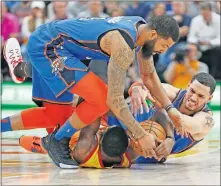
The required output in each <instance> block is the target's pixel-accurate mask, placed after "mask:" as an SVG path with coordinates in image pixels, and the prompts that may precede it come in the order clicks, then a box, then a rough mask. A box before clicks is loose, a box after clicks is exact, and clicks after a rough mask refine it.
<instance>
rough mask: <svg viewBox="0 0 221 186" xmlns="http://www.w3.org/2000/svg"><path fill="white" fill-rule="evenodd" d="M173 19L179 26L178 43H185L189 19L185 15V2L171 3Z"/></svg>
mask: <svg viewBox="0 0 221 186" xmlns="http://www.w3.org/2000/svg"><path fill="white" fill-rule="evenodd" d="M172 8H173V15H172V16H173V18H174V19H176V21H177V22H178V24H179V27H180V40H179V42H183V41H184V42H185V41H186V40H187V35H188V32H189V27H190V22H191V17H190V16H188V15H187V14H186V3H185V2H175V1H174V2H172Z"/></svg>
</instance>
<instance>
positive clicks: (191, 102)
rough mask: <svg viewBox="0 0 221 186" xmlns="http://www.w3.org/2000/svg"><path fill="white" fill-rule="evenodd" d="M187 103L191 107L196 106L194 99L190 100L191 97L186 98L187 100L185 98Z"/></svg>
mask: <svg viewBox="0 0 221 186" xmlns="http://www.w3.org/2000/svg"><path fill="white" fill-rule="evenodd" d="M187 103H188V105H189V106H191V107H194V106H197V103H196V102H195V101H192V100H191V99H188V100H187Z"/></svg>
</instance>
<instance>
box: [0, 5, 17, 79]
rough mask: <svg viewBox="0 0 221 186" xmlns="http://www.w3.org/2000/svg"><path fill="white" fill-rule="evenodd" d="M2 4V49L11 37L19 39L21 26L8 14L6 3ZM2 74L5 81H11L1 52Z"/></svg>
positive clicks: (14, 17)
mask: <svg viewBox="0 0 221 186" xmlns="http://www.w3.org/2000/svg"><path fill="white" fill-rule="evenodd" d="M0 3H1V10H2V12H1V14H0V16H1V49H2V48H3V46H4V44H5V42H6V41H7V39H8V38H10V37H15V38H17V37H18V35H19V31H20V25H19V21H18V19H17V17H16V16H15V15H13V14H11V13H9V12H8V9H7V7H6V4H5V2H3V1H2V2H0ZM1 73H2V75H3V78H4V79H10V75H9V70H8V65H7V63H6V61H5V59H4V56H3V51H2V50H1Z"/></svg>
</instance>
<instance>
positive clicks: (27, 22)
mask: <svg viewBox="0 0 221 186" xmlns="http://www.w3.org/2000/svg"><path fill="white" fill-rule="evenodd" d="M30 8H31V14H30V15H29V16H26V17H24V18H23V21H22V25H21V36H22V38H23V44H22V45H21V52H22V56H23V58H24V61H28V55H27V52H26V45H27V42H28V39H29V37H30V35H31V33H32V32H34V31H35V29H36V28H37V27H38V26H40V25H42V24H44V23H45V16H44V8H45V3H44V2H43V1H33V2H32V3H31V6H30Z"/></svg>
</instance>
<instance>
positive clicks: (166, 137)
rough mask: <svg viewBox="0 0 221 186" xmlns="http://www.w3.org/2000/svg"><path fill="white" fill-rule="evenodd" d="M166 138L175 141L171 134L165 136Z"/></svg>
mask: <svg viewBox="0 0 221 186" xmlns="http://www.w3.org/2000/svg"><path fill="white" fill-rule="evenodd" d="M166 138H170V139H173V141H175V139H174V137H172V136H167V137H166Z"/></svg>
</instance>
